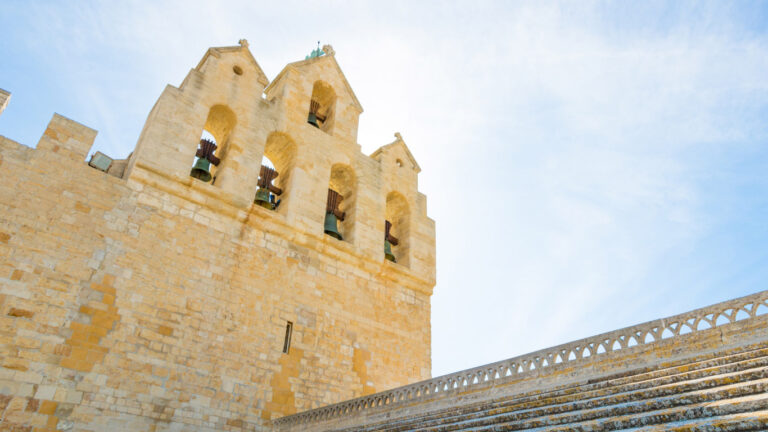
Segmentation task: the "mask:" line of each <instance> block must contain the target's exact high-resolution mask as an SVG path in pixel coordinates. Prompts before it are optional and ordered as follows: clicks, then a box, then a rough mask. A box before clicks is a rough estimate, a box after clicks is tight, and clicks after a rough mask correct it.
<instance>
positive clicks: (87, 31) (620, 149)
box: [0, 1, 768, 374]
mask: <svg viewBox="0 0 768 432" xmlns="http://www.w3.org/2000/svg"><path fill="white" fill-rule="evenodd" d="M652 6H653V7H645V6H643V7H642V8H640V7H639V6H638V8H637V9H633V8H634V6H629V5H627V6H625V5H616V4H613V5H610V4H608V5H606V4H603V3H592V4H583V3H579V4H578V5H575V4H574V5H571V4H569V3H563V4H560V3H546V4H542V3H541V2H528V3H514V4H512V5H510V4H508V3H482V2H476V3H472V4H469V3H459V2H455V3H451V2H441V3H439V4H438V3H434V4H429V3H426V4H420V5H415V6H414V5H413V4H411V3H410V2H394V3H390V4H387V5H386V7H385V6H383V5H381V4H378V3H367V4H363V3H358V2H355V3H330V4H323V5H322V6H314V5H310V6H308V5H305V4H298V3H296V4H292V7H291V4H288V5H286V4H281V5H280V6H269V5H263V4H262V5H257V4H255V3H253V2H250V1H247V2H239V3H237V2H235V3H232V2H228V3H227V5H226V7H224V6H223V5H222V4H221V3H218V2H199V3H195V4H190V3H189V2H162V3H146V2H141V3H139V2H136V3H125V4H122V5H119V6H116V5H114V4H109V5H107V4H103V3H86V6H83V4H82V3H81V4H80V7H79V8H71V7H70V8H64V7H60V8H59V7H56V8H51V7H50V6H45V7H43V6H38V7H36V8H34V9H32V10H31V12H28V13H26V14H22V15H23V17H22V19H21V21H22V22H24V23H29V24H30V29H29V30H19V29H17V30H16V31H19V32H22V31H23V32H27V33H26V34H28V35H29V37H27V38H26V39H25V40H27V43H28V44H29V46H31V47H34V52H33V54H32V55H34V56H38V57H48V59H47V60H39V61H41V62H45V61H47V62H48V63H47V64H48V65H49V67H51V70H49V71H46V72H45V73H44V74H43V73H40V74H38V76H41V77H46V79H57V80H62V83H61V85H62V86H63V87H67V88H69V89H70V90H68V94H69V95H71V97H72V98H80V99H76V100H72V101H71V105H68V106H67V109H71V110H72V112H73V113H74V114H82V115H83V117H85V118H80V117H78V115H74V114H73V115H72V117H74V118H75V119H77V120H80V121H82V122H84V123H86V124H88V125H89V126H92V127H95V128H97V129H99V130H100V136H99V138H98V141H97V146H101V148H107V149H109V150H108V152H109V153H110V154H113V155H117V156H123V155H125V154H127V153H128V152H129V151H130V150H131V149H132V148H133V145H134V143H135V141H136V138H137V137H138V133H139V131H140V129H141V126H142V125H143V122H144V118H145V116H146V113H147V112H148V111H149V109H150V108H151V106H152V104H153V103H154V101H155V99H156V98H157V96H158V95H159V93H160V91H161V90H162V87H163V86H164V85H165V84H166V83H171V84H173V85H178V84H179V83H180V82H181V80H182V78H183V77H184V75H185V74H186V73H187V71H188V70H189V68H191V67H193V66H194V65H195V64H196V63H197V61H198V60H199V58H200V57H201V56H202V54H203V52H204V50H205V49H206V48H207V47H208V46H221V45H232V44H235V43H236V41H237V40H238V39H240V38H242V37H246V38H248V40H249V41H250V47H251V50H252V51H253V53H254V55H255V56H256V58H257V60H258V61H259V63H260V64H261V66H262V67H263V68H264V69H265V71H266V72H267V75H268V76H269V77H274V76H275V75H276V74H277V73H278V72H279V70H280V68H282V66H283V65H284V64H285V63H288V62H290V61H294V60H297V59H300V58H303V56H304V55H305V54H306V53H308V52H309V51H310V50H311V49H312V48H313V47H314V44H315V41H317V40H318V39H321V40H322V42H323V43H326V42H330V43H332V44H333V45H334V47H335V49H336V51H337V58H338V60H339V62H340V63H341V66H342V68H343V69H344V71H345V73H346V74H347V78H348V79H349V81H350V83H351V85H352V87H353V88H354V89H355V91H356V93H357V96H358V97H359V99H360V100H361V102H362V105H363V106H364V108H365V110H366V111H365V113H364V114H363V117H362V118H361V126H360V137H359V138H360V139H359V140H360V142H361V143H362V145H363V150H364V151H367V152H370V151H373V150H374V149H375V148H377V147H378V146H379V145H382V144H384V143H387V142H390V141H391V140H392V133H393V132H394V131H400V132H402V133H403V136H404V138H405V139H406V141H407V143H408V145H409V146H410V147H411V149H412V151H413V153H414V155H415V156H416V158H417V159H418V160H419V163H420V165H421V166H422V169H423V171H422V174H421V178H420V182H421V189H422V191H424V192H425V193H426V194H427V195H428V197H429V213H430V215H431V216H432V217H433V218H435V219H436V222H437V227H438V240H437V241H438V286H437V287H436V289H435V295H434V297H433V300H434V302H433V325H432V329H433V335H434V343H433V357H434V369H435V373H438V374H439V373H447V372H450V371H452V370H456V369H459V368H464V367H470V366H473V365H476V364H479V363H485V362H491V361H494V360H499V359H501V358H503V357H505V356H511V355H513V354H521V353H523V352H525V351H530V350H534V349H538V348H542V347H544V346H548V345H551V344H554V343H559V342H565V341H567V340H571V339H574V338H578V337H583V336H587V335H589V334H591V333H594V332H597V331H607V330H610V329H613V328H616V327H619V326H623V325H629V324H632V323H634V322H637V321H641V320H645V319H651V318H656V317H659V316H661V315H664V314H669V313H675V312H681V311H682V310H681V308H690V307H692V306H694V305H696V304H703V303H707V302H708V301H710V300H709V299H710V297H706V296H704V294H702V293H701V292H699V290H700V288H699V287H698V286H680V285H679V283H681V282H682V281H691V280H703V279H709V280H717V279H718V278H719V277H724V276H723V275H725V274H734V272H736V271H737V270H738V267H733V266H737V264H729V265H730V266H732V267H729V268H728V269H722V273H719V272H718V269H717V266H709V268H703V267H702V266H701V265H700V263H699V261H701V260H705V259H706V260H710V259H714V258H711V256H710V255H707V254H715V252H713V251H707V250H699V248H701V247H704V246H706V245H708V247H712V246H713V245H715V244H719V243H707V242H709V240H706V239H708V238H710V237H711V236H712V235H714V234H713V233H714V232H718V233H719V231H718V230H720V229H723V224H724V222H723V220H724V219H723V218H725V217H726V216H724V215H723V214H720V213H719V212H717V211H715V210H717V209H716V207H717V206H716V205H715V203H717V202H719V201H718V200H724V199H726V198H724V196H725V195H727V194H733V193H743V192H740V191H741V189H738V188H739V182H746V181H749V182H751V183H749V184H750V185H754V184H755V182H759V181H762V180H760V178H761V176H760V175H759V174H757V173H758V172H759V167H755V166H753V167H751V168H750V170H751V171H750V170H746V168H745V170H746V171H745V172H743V173H742V172H740V169H741V165H739V162H733V163H732V164H730V165H729V164H727V163H726V162H727V161H730V160H737V159H738V160H740V158H746V157H747V156H746V155H750V154H756V155H758V156H760V155H764V153H763V152H762V149H764V148H765V144H766V141H767V140H768V132H766V128H765V124H766V112H768V110H766V106H767V105H768V74H765V71H766V70H768V43H766V42H767V41H766V35H765V32H752V33H749V32H744V31H742V30H741V29H740V26H739V22H740V21H739V20H740V19H742V18H741V17H742V13H741V11H738V10H735V11H734V10H731V9H730V6H727V5H726V6H723V5H719V4H704V5H702V4H698V3H697V4H695V5H690V4H686V3H679V2H675V3H663V2H658V3H653V5H652ZM288 9H290V11H288ZM693 11H695V12H696V13H695V14H694V13H691V12H693ZM56 65H57V66H58V67H59V68H58V69H55V73H54V69H53V67H54V66H56ZM1 73H2V71H0V74H1ZM84 77H85V78H84ZM0 78H2V76H0ZM1 85H2V83H1V82H0V86H1ZM48 102H50V100H48V99H42V100H41V105H42V107H41V108H42V109H44V110H46V111H51V110H54V109H56V110H58V109H59V107H58V106H50V105H49V104H47V103H48ZM13 103H14V104H19V103H24V102H21V101H19V100H14V101H13ZM30 103H38V102H37V101H33V102H30ZM11 109H13V105H12V106H11ZM6 115H7V114H4V116H6ZM0 121H2V118H0ZM0 126H2V127H3V128H8V127H9V125H8V124H3V123H0ZM43 126H44V125H42V124H41V125H38V126H36V127H38V128H39V129H40V130H42V128H43ZM8 135H11V136H12V134H10V133H9V134H8ZM37 135H38V136H39V132H38V133H37ZM750 152H751V153H750ZM467 166H469V167H472V169H473V174H472V175H471V176H462V175H459V174H460V173H462V172H465V171H466V167H467ZM734 166H735V168H734ZM718 176H719V177H718ZM713 177H718V178H719V179H720V180H718V182H720V183H717V184H718V185H722V186H721V188H720V190H718V193H719V194H721V195H719V196H713V195H712V193H711V187H712V183H713V180H712V178H713ZM707 188H710V189H707ZM752 197H753V195H744V196H743V197H741V198H739V197H738V196H731V197H730V198H729V199H730V200H732V201H733V205H734V206H741V207H740V208H744V209H745V210H746V211H748V210H749V209H752V207H751V204H750V203H751V201H750V200H751V199H752ZM728 217H731V216H728ZM713 241H714V240H713ZM740 253H741V254H743V256H744V261H745V262H750V254H751V253H752V251H750V250H747V249H744V250H741V251H740ZM713 256H714V255H713ZM670 260H671V261H672V262H675V263H678V262H679V264H678V265H677V268H671V266H669V265H665V263H668V262H670ZM734 261H738V260H734ZM752 261H754V260H752ZM662 271H663V272H664V273H662ZM702 272H704V274H702ZM729 272H730V273H729ZM694 273H696V275H695V276H694ZM676 284H677V285H676ZM751 284H752V285H749V283H748V282H744V284H743V285H742V288H740V289H750V288H749V287H753V288H754V287H755V285H754V284H755V281H752V282H751ZM756 289H757V288H755V289H754V290H756ZM708 293H711V291H708ZM730 294H731V293H729V292H725V293H723V294H722V295H723V296H724V297H730V296H731V295H730ZM714 300H715V299H714V298H712V301H714ZM459 347H460V348H459Z"/></svg>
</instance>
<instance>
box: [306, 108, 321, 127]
mask: <svg viewBox="0 0 768 432" xmlns="http://www.w3.org/2000/svg"><path fill="white" fill-rule="evenodd" d="M307 123H309V124H311V125H312V126H314V127H316V128H318V129H319V128H320V125H319V124H317V115H315V113H313V112H310V113H309V117H307Z"/></svg>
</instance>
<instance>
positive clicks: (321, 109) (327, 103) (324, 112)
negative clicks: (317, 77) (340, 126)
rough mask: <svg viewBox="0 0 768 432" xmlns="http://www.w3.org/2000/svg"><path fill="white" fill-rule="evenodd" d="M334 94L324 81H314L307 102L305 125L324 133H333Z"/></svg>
mask: <svg viewBox="0 0 768 432" xmlns="http://www.w3.org/2000/svg"><path fill="white" fill-rule="evenodd" d="M335 108H336V92H335V91H333V87H331V86H330V85H329V84H328V83H326V82H325V81H315V84H314V85H313V86H312V97H311V98H310V101H309V114H308V115H307V123H309V124H311V125H312V126H314V127H316V128H318V129H320V130H321V131H323V132H326V133H329V134H330V133H332V132H333V125H334V122H335V116H334V110H335Z"/></svg>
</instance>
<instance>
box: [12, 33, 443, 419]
mask: <svg viewBox="0 0 768 432" xmlns="http://www.w3.org/2000/svg"><path fill="white" fill-rule="evenodd" d="M325 52H326V54H325V55H320V56H317V57H314V58H309V59H307V60H302V61H298V62H295V63H291V64H289V65H287V66H286V67H285V68H284V69H283V71H282V72H280V74H279V75H278V76H277V77H276V78H275V79H274V80H272V81H271V82H270V81H269V80H268V79H267V78H266V76H265V75H264V73H263V72H262V70H261V68H260V67H259V65H258V63H257V62H256V60H255V59H254V58H253V56H252V55H251V52H250V51H249V49H248V45H247V43H246V42H245V41H241V43H240V45H238V46H233V47H224V48H211V49H209V50H208V51H207V52H206V53H205V55H204V56H203V58H202V60H201V61H200V63H199V64H198V65H197V66H196V67H195V68H194V69H192V70H191V71H190V72H189V74H188V75H187V77H186V78H185V79H184V81H183V82H182V84H181V86H180V87H173V86H168V87H166V88H165V90H164V91H163V92H162V94H161V95H160V98H159V99H158V101H157V103H156V104H155V106H154V107H153V108H152V110H151V112H150V113H149V117H148V118H147V121H146V124H145V126H144V128H143V130H142V132H141V135H140V137H139V138H138V142H137V145H136V148H135V150H134V152H133V153H132V154H131V155H130V156H129V157H128V158H127V159H125V160H114V161H112V162H111V164H109V165H108V166H104V167H102V169H96V168H94V167H92V166H89V164H88V163H87V162H88V161H87V160H86V159H87V158H88V156H89V153H90V151H91V150H90V149H91V146H92V144H93V141H94V139H95V137H96V131H94V130H92V129H90V128H88V127H86V126H83V125H81V124H78V123H76V122H74V121H72V120H69V119H67V118H65V117H62V116H60V115H58V114H57V115H54V116H53V118H52V120H51V121H50V123H49V125H48V127H47V129H46V130H45V132H44V134H43V136H42V137H41V139H40V141H39V142H38V144H37V147H36V148H34V149H33V148H30V147H27V146H24V145H21V144H19V143H17V142H15V141H12V140H11V139H8V138H6V137H3V136H0V169H2V172H3V180H4V181H3V182H1V183H0V338H2V339H1V340H0V416H1V417H0V429H2V430H14V431H55V430H71V431H93V432H97V431H182V430H184V431H253V430H268V429H270V428H271V420H272V419H275V418H278V417H282V416H284V415H289V414H293V413H297V412H301V411H305V410H309V409H313V408H318V407H320V406H324V405H328V404H332V403H337V402H340V401H343V400H347V399H351V398H355V397H360V396H364V395H366V394H372V393H375V392H377V391H382V390H386V389H389V388H394V387H398V386H402V385H405V384H408V383H412V382H417V381H421V380H425V379H428V378H430V368H431V365H430V321H429V320H430V296H431V294H432V288H433V287H434V284H435V225H434V222H433V221H432V220H431V219H429V218H428V217H427V214H426V197H425V196H424V195H422V194H421V193H419V192H418V189H417V175H418V172H419V170H420V168H419V166H418V164H417V163H416V161H415V160H414V159H413V156H412V155H411V153H410V152H409V150H408V148H407V146H406V145H405V142H404V141H403V139H402V137H400V135H399V134H397V136H396V139H395V140H394V142H392V143H391V144H388V145H385V146H383V147H382V148H380V149H379V150H377V151H376V152H375V153H374V154H372V155H370V156H367V155H364V154H362V153H361V150H360V145H359V144H358V143H357V141H356V140H357V125H358V116H359V115H360V113H361V112H362V106H361V105H360V103H359V101H358V100H357V98H356V97H355V95H354V93H353V92H352V89H351V87H350V85H349V83H348V82H347V80H346V79H345V77H344V74H343V73H342V71H341V69H340V67H339V65H338V63H337V62H336V59H335V55H334V52H333V50H332V49H330V47H327V49H326V50H325ZM0 84H1V83H0ZM9 97H10V94H9V93H7V92H0V112H1V110H2V108H4V107H5V105H6V103H7V100H8V98H9ZM11 109H12V107H11ZM310 112H312V113H313V114H317V118H318V120H317V127H315V126H314V125H312V124H309V123H308V115H309V113H310ZM204 130H205V131H206V133H208V134H210V135H209V136H210V137H212V138H211V139H212V140H214V141H215V143H216V144H217V149H216V156H217V157H218V158H219V159H220V160H221V163H220V164H218V165H211V168H210V172H211V175H212V180H211V181H210V182H203V181H201V180H199V179H197V178H193V177H190V169H191V168H192V166H193V164H194V163H195V155H196V151H197V148H198V143H199V142H200V138H201V134H202V133H203V131H204ZM263 156H267V157H268V158H269V160H270V161H271V162H272V163H273V165H274V167H275V170H276V171H278V174H279V175H278V177H277V179H276V180H275V182H274V186H275V187H277V188H279V189H281V190H282V194H281V195H279V196H277V198H278V199H279V200H280V203H279V205H278V206H277V208H276V209H274V210H272V209H268V208H264V207H262V206H260V205H256V204H254V196H255V193H256V190H257V182H258V179H259V174H260V169H261V166H262V157H263ZM329 188H332V189H333V190H335V191H337V192H339V193H340V194H342V195H343V196H344V199H343V201H342V202H341V206H340V208H339V211H341V212H344V214H345V218H344V220H343V221H340V222H339V225H338V230H339V232H340V233H341V235H342V237H343V240H338V239H336V238H333V237H331V236H328V235H326V234H324V220H325V215H326V196H327V195H328V193H327V190H328V189H329ZM385 220H387V221H390V222H392V233H391V234H392V235H394V236H395V237H396V238H397V239H398V240H399V242H398V244H397V245H394V246H393V247H392V249H393V254H394V256H395V257H396V259H397V263H393V262H390V261H389V260H387V259H385V255H384V238H385V233H384V231H385Z"/></svg>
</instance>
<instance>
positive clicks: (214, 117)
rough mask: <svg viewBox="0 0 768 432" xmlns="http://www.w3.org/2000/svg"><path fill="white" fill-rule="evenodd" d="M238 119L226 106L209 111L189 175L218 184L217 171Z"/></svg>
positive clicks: (218, 106)
mask: <svg viewBox="0 0 768 432" xmlns="http://www.w3.org/2000/svg"><path fill="white" fill-rule="evenodd" d="M235 124H237V117H236V116H235V113H234V112H232V110H231V109H229V108H228V107H226V106H224V105H214V106H213V107H211V109H210V110H209V111H208V117H207V118H206V120H205V125H204V126H203V132H202V134H201V136H200V143H199V144H198V147H197V151H196V152H195V160H194V163H193V165H192V170H191V171H190V173H189V175H190V176H192V177H194V178H196V179H198V180H201V181H203V182H206V183H208V182H211V183H212V184H215V183H216V170H217V169H218V167H219V165H220V164H221V161H222V160H223V159H224V157H225V156H226V153H227V147H228V144H229V137H230V135H231V134H232V130H233V129H234V128H235Z"/></svg>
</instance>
